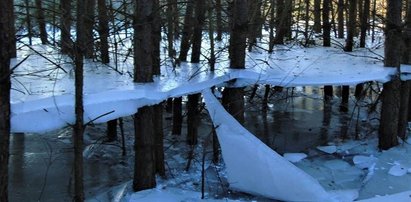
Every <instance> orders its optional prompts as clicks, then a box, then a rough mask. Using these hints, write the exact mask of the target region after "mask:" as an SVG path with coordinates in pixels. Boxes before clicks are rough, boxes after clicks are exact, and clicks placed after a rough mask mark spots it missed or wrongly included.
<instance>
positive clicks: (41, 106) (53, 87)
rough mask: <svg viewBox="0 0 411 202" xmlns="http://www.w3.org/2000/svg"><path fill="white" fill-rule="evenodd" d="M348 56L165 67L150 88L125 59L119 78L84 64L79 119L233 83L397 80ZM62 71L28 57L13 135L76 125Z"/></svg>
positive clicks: (253, 57) (325, 52)
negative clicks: (82, 113) (238, 65)
mask: <svg viewBox="0 0 411 202" xmlns="http://www.w3.org/2000/svg"><path fill="white" fill-rule="evenodd" d="M43 51H44V50H43ZM40 52H41V50H40ZM47 54H48V55H50V58H49V59H51V60H55V62H56V63H60V62H61V61H60V59H61V56H60V55H58V54H56V55H52V54H51V53H49V52H47ZM353 54H358V55H360V57H358V56H352V55H348V54H346V53H344V52H342V51H341V50H337V49H333V48H323V47H318V48H309V49H303V48H298V47H296V48H293V49H288V50H285V51H276V52H275V54H266V53H264V54H261V53H249V55H248V57H247V63H246V67H247V69H245V70H230V69H227V68H226V67H227V66H228V63H227V62H226V61H225V62H220V63H218V64H217V69H216V70H215V71H214V72H210V71H209V69H208V67H207V66H200V65H198V64H189V63H181V66H180V67H178V68H175V69H173V68H171V67H162V71H161V72H162V75H161V76H159V77H157V78H155V82H153V83H150V84H135V83H133V81H132V78H131V77H130V76H129V72H132V67H133V65H131V64H129V63H127V62H128V61H127V62H125V63H124V64H121V65H123V66H122V67H121V68H124V69H123V74H118V73H117V72H116V71H113V70H111V69H110V68H107V67H106V66H103V65H99V64H97V63H92V62H90V61H88V62H87V63H86V64H85V71H84V74H85V77H84V78H85V81H84V94H85V97H84V107H85V117H84V119H85V121H86V122H88V121H93V122H95V123H102V122H105V121H108V120H111V119H115V118H118V117H122V116H127V115H132V114H134V113H135V112H136V111H137V109H138V108H139V107H141V106H145V105H152V104H156V103H159V102H161V101H163V100H164V99H167V98H169V97H178V96H182V95H187V94H192V93H196V92H200V91H202V90H203V89H207V88H210V87H211V86H216V85H217V86H222V85H224V84H225V83H226V82H227V81H233V80H235V83H234V85H235V86H246V85H251V84H257V83H258V84H271V85H276V86H284V87H294V86H307V85H311V86H321V85H341V84H344V85H350V84H352V85H353V84H357V83H360V82H365V81H380V82H387V81H389V80H390V77H391V75H393V74H395V71H396V70H395V68H384V67H382V66H383V65H382V62H381V61H379V60H376V59H374V58H372V57H373V56H372V55H371V53H370V52H369V51H359V52H354V53H353ZM52 57H55V58H52ZM22 58H24V54H23V55H20V57H19V58H17V60H13V64H14V63H17V62H18V61H21V60H22ZM330 61H332V63H330ZM13 64H12V65H13ZM113 66H114V65H113ZM61 68H62V69H64V71H66V72H69V73H65V72H64V71H62V70H61V69H56V68H55V66H54V65H52V64H49V62H47V61H45V60H44V59H43V58H41V57H39V56H36V55H33V56H31V57H30V58H29V59H28V60H27V61H25V62H24V63H23V64H22V65H20V66H19V68H17V69H16V70H15V72H14V75H13V80H12V86H13V89H14V90H13V91H12V95H11V103H12V106H11V108H12V114H11V122H12V128H11V130H12V132H38V133H42V132H47V131H51V130H54V129H58V128H62V127H65V126H68V125H72V124H74V96H73V95H74V77H73V74H72V72H73V71H72V66H70V65H69V64H62V65H61ZM103 115H104V116H103ZM97 118H98V119H97Z"/></svg>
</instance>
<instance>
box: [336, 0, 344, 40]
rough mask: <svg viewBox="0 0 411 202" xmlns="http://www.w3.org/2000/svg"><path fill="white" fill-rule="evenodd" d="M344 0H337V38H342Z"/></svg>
mask: <svg viewBox="0 0 411 202" xmlns="http://www.w3.org/2000/svg"><path fill="white" fill-rule="evenodd" d="M344 5H345V3H344V0H338V15H337V21H338V38H340V39H342V38H344V8H345V6H344Z"/></svg>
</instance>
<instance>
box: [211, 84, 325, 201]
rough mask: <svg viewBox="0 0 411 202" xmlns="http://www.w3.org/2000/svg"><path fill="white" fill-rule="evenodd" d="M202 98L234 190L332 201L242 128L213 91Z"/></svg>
mask: <svg viewBox="0 0 411 202" xmlns="http://www.w3.org/2000/svg"><path fill="white" fill-rule="evenodd" d="M203 96H204V100H205V103H206V105H207V110H208V112H209V114H210V116H211V119H212V121H213V124H214V126H215V127H216V131H217V136H218V140H219V142H220V145H221V150H222V154H223V159H224V162H225V164H226V169H227V175H228V181H229V183H230V187H231V188H232V189H235V190H239V191H243V192H247V193H251V194H257V195H262V196H265V197H269V198H273V199H279V200H285V201H331V200H332V199H331V195H330V194H328V193H327V192H326V191H325V190H324V188H323V187H322V186H321V185H320V184H319V183H318V181H317V180H315V179H314V178H312V177H311V176H310V175H308V174H307V173H305V172H304V171H302V170H300V169H299V168H297V167H296V166H294V165H293V164H291V163H290V162H288V161H287V160H285V159H284V158H283V157H282V156H280V155H279V154H277V153H276V152H275V151H273V150H272V149H271V148H269V147H268V146H266V145H265V144H264V143H263V142H261V141H260V140H259V139H257V138H256V137H255V136H254V135H252V134H251V133H250V132H248V131H247V130H246V129H245V128H243V127H242V126H241V125H240V124H239V123H238V122H237V121H236V120H235V119H234V118H233V117H232V116H231V115H230V114H228V112H227V111H225V110H224V108H223V107H222V106H221V104H220V103H219V101H218V100H217V99H216V98H215V97H214V95H213V94H212V93H211V91H210V90H204V91H203Z"/></svg>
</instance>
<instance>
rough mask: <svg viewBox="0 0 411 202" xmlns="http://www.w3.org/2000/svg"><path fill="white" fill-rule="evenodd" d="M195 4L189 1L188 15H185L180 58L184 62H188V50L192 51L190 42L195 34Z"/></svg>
mask: <svg viewBox="0 0 411 202" xmlns="http://www.w3.org/2000/svg"><path fill="white" fill-rule="evenodd" d="M193 5H194V2H193V0H188V1H187V6H186V13H185V15H184V26H183V34H182V37H181V44H180V56H179V58H178V59H179V60H180V61H182V62H186V61H187V54H188V50H189V49H190V40H191V35H192V34H193V25H192V21H193V7H194V6H193Z"/></svg>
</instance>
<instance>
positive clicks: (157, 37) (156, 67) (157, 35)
mask: <svg viewBox="0 0 411 202" xmlns="http://www.w3.org/2000/svg"><path fill="white" fill-rule="evenodd" d="M160 11H161V10H160V2H159V0H153V13H152V18H153V22H152V27H151V28H152V31H151V32H152V39H153V53H152V57H153V75H156V76H160V74H161V67H160V63H161V61H160V42H161V16H160Z"/></svg>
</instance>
